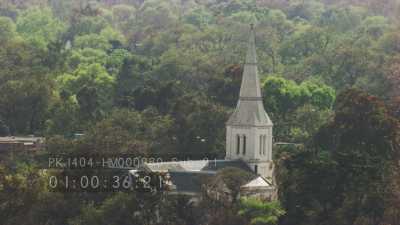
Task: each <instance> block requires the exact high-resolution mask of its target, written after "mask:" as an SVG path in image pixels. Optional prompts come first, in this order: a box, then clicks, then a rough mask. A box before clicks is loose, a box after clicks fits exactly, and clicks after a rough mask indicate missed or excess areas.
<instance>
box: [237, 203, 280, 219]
mask: <svg viewBox="0 0 400 225" xmlns="http://www.w3.org/2000/svg"><path fill="white" fill-rule="evenodd" d="M240 208H241V209H240V210H239V215H241V216H244V217H246V218H247V220H248V221H249V222H248V224H251V225H275V224H278V220H279V217H281V216H283V215H284V214H285V210H283V209H282V207H281V206H280V203H279V202H262V201H260V200H258V199H255V198H249V199H245V198H242V199H241V205H240Z"/></svg>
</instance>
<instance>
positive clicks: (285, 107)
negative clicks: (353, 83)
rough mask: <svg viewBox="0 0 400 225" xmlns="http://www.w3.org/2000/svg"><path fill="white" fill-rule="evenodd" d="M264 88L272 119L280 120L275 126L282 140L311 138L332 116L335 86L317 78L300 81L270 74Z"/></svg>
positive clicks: (265, 103)
mask: <svg viewBox="0 0 400 225" xmlns="http://www.w3.org/2000/svg"><path fill="white" fill-rule="evenodd" d="M263 90H264V91H263V96H264V105H265V106H267V107H266V110H267V112H268V113H269V115H270V116H271V117H272V121H275V123H277V124H279V126H277V127H276V128H275V137H276V138H278V140H280V139H283V138H284V139H283V140H286V141H288V140H291V141H302V142H304V141H305V140H307V138H308V137H310V136H312V135H313V134H314V133H315V132H316V131H317V129H318V128H319V126H321V125H322V124H323V123H324V122H325V121H326V120H327V119H328V118H329V115H330V113H329V111H330V109H331V107H332V104H333V102H334V100H335V91H334V90H333V89H332V88H331V87H329V86H327V85H325V84H323V83H321V82H318V81H313V80H309V81H304V82H302V83H301V84H300V85H298V84H296V83H295V82H294V81H291V80H286V79H284V78H282V77H274V76H270V77H268V78H267V79H266V80H265V81H264V83H263ZM311 118H312V119H311ZM307 121H308V122H307Z"/></svg>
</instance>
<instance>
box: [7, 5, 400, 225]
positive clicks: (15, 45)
mask: <svg viewBox="0 0 400 225" xmlns="http://www.w3.org/2000/svg"><path fill="white" fill-rule="evenodd" d="M398 15H400V11H399V7H398V1H396V0H387V1H379V0H371V1H349V0H340V1H314V0H312V1H311V0H310V1H283V0H271V1H254V0H223V1H222V0H207V1H192V0H188V1H161V0H150V1H149V0H146V1H141V0H121V1H120V0H118V1H114V0H98V1H87V0H24V1H13V0H0V134H1V135H17V134H18V135H29V134H40V135H42V134H43V135H46V136H47V137H48V139H47V140H48V141H47V144H48V148H47V150H48V151H50V152H75V153H82V152H87V151H90V152H96V151H97V152H99V153H108V152H112V153H134V154H151V153H171V152H172V153H176V152H185V153H187V152H193V153H211V152H212V153H218V154H219V155H220V156H221V157H223V156H224V149H225V146H224V142H225V133H224V127H225V122H226V120H227V117H228V115H229V113H230V111H231V110H232V109H233V107H234V106H235V104H236V101H237V94H238V92H239V87H240V82H241V75H242V66H241V63H242V62H243V59H244V54H245V48H246V45H245V42H246V41H247V38H248V29H249V28H248V23H250V22H254V23H255V25H256V26H255V27H256V45H257V54H258V64H259V72H260V75H261V78H262V80H263V83H262V84H263V85H262V86H263V96H264V103H265V108H266V110H267V112H268V114H269V115H270V116H271V119H272V121H273V122H274V132H275V134H274V137H275V141H277V142H296V143H301V144H300V145H290V146H291V147H290V149H284V150H281V149H280V150H278V152H277V157H278V160H279V161H278V163H279V165H278V166H279V171H278V173H279V174H278V177H279V179H278V182H279V187H280V192H281V193H280V196H281V202H282V205H283V206H284V207H285V210H286V211H287V214H286V215H285V216H282V218H281V220H280V221H279V222H280V223H281V224H284V225H292V224H296V225H299V224H300V225H302V224H307V225H310V224H311V225H312V224H318V225H321V224H338V225H341V224H343V225H353V224H354V225H357V224H363V225H369V224H374V225H375V224H379V223H383V222H382V221H385V223H387V224H391V225H394V224H399V222H398V221H396V219H395V218H396V216H397V215H398V211H396V208H400V207H399V206H398V201H397V200H398V199H399V196H398V194H396V193H399V191H398V190H399V189H398V187H399V185H398V184H396V182H395V181H396V179H395V178H397V179H398V175H396V173H398V171H399V170H398V168H396V167H395V166H394V165H393V164H394V163H393V162H394V161H393V160H394V159H397V157H398V156H397V151H398V150H397V149H398V147H397V146H398V144H397V142H395V141H397V140H398V136H397V130H398V128H396V125H395V124H397V122H394V121H395V119H394V118H392V117H390V116H389V114H391V115H395V116H397V117H398V116H399V115H400V113H399V112H400V110H399V105H400V104H399V102H400V100H399V95H400V92H399V91H398V87H399V85H400V81H399V80H400V76H399V74H400V72H399V71H400V69H399V68H400V67H399V62H400V61H399V54H400V49H399V35H398V21H399V17H398ZM270 75H273V76H270ZM354 87H357V88H359V89H362V90H363V91H366V92H368V93H369V94H374V95H377V96H379V97H380V98H382V99H385V101H388V102H389V101H390V103H391V110H392V112H390V111H389V110H388V109H386V108H385V107H386V106H384V103H382V102H381V101H380V100H377V99H376V98H374V97H370V96H367V95H365V94H362V93H360V92H356V91H351V92H346V93H345V94H341V95H339V96H338V98H337V103H336V106H335V108H334V110H335V112H333V111H332V110H333V109H332V105H333V102H334V101H335V99H336V97H335V95H336V94H335V93H339V92H341V91H343V90H345V89H347V88H354ZM326 123H328V124H327V125H324V124H326ZM321 127H322V129H321ZM75 133H82V134H84V135H83V137H82V138H80V139H77V140H73V139H70V137H71V136H72V135H73V134H75ZM316 133H317V134H318V135H317V136H316V138H314V139H313V138H312V137H315V135H316ZM396 138H397V139H396ZM317 144H318V145H317ZM391 145H393V148H392V147H391ZM301 146H306V149H296V148H297V147H299V148H301ZM288 148H289V147H288ZM392 159H393V160H392ZM7 161H8V162H7V163H10V162H14V161H15V163H19V162H20V161H22V158H18V157H16V158H14V159H12V160H10V159H7ZM3 164H4V163H3V161H0V181H1V182H0V189H1V191H0V196H1V199H0V202H1V204H0V217H1V218H2V219H3V218H4V220H2V221H1V222H2V224H5V225H10V224H22V225H24V224H27V225H28V224H29V225H30V224H54V225H56V224H94V223H96V224H126V223H128V224H149V225H150V224H156V223H157V221H155V220H154V218H155V213H154V212H155V211H157V210H155V209H156V208H157V207H158V209H160V210H159V212H160V215H161V217H162V218H163V219H164V221H165V223H163V224H166V225H176V224H187V225H200V224H201V225H204V224H209V225H212V224H230V225H243V224H245V223H250V222H251V220H252V219H254V218H256V217H258V216H259V215H260V216H261V219H260V220H254V222H262V220H263V221H264V222H265V221H267V222H268V221H270V219H269V218H271V217H269V216H268V217H265V218H264V217H263V215H264V214H263V213H264V212H263V213H260V214H258V212H260V211H262V210H261V209H260V210H259V208H257V207H255V208H252V207H253V206H254V205H253V206H252V205H251V204H250V205H249V207H250V206H251V207H250V208H251V210H252V211H251V213H252V212H256V214H251V215H249V216H251V217H248V218H243V217H242V216H239V215H238V205H235V204H233V205H231V207H226V208H224V207H220V205H218V204H216V203H215V202H213V201H208V200H204V201H202V202H200V203H199V206H194V205H191V204H190V201H189V200H187V199H167V200H165V201H164V200H163V201H161V200H160V199H159V198H157V197H154V196H153V197H154V198H152V197H149V196H145V197H143V199H140V195H137V196H136V195H130V194H117V195H112V194H97V195H95V197H93V196H90V195H86V194H76V195H74V194H73V195H68V194H60V193H48V192H46V190H45V188H44V184H43V182H42V180H43V179H45V177H46V176H47V175H44V174H40V172H39V171H38V170H36V168H33V166H32V167H29V166H21V165H18V166H17V167H15V166H14V167H12V168H14V169H10V168H6V167H4V165H3ZM390 171H393V173H391V172H390ZM232 174H233V175H235V176H238V177H242V176H241V174H240V173H236V172H235V173H234V172H232ZM218 177H219V178H221V176H218ZM31 178H32V179H31ZM221 179H225V178H221ZM35 180H37V181H38V183H35V182H34V181H35ZM231 181H232V180H229V179H228V180H226V182H227V183H229V186H230V188H231V189H235V188H236V189H237V186H235V185H234V184H235V182H236V181H235V182H233V181H232V182H231ZM239 183H240V182H239ZM28 184H32V185H31V186H30V189H29V188H27V187H28ZM2 188H3V189H2ZM4 188H6V189H7V190H6V189H4ZM4 190H5V191H4ZM158 197H159V196H158ZM151 200H154V201H156V200H157V201H159V202H158V204H153V205H152V203H151ZM21 202H23V203H26V204H25V205H24V204H21ZM3 203H4V204H3ZM257 204H258V203H257ZM260 204H261V205H260V206H262V205H264V203H260ZM396 204H397V205H396ZM139 205H140V206H143V207H142V208H140V209H139V208H138V206H139ZM218 206H219V207H218ZM163 207H164V208H163ZM131 209H132V210H131ZM133 209H134V210H133ZM137 211H141V212H145V213H141V214H140V213H139V214H138V213H137V214H134V212H137ZM246 212H247V211H246ZM249 213H250V211H249ZM21 215H22V216H21ZM205 215H206V216H205ZM253 215H255V217H254V218H253ZM246 217H247V216H246ZM124 218H127V219H126V220H124ZM199 218H201V219H199ZM388 218H390V219H391V221H389V219H388ZM245 219H246V220H247V221H245ZM164 221H163V222H164ZM271 222H274V223H275V219H273V220H272V221H271Z"/></svg>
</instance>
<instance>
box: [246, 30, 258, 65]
mask: <svg viewBox="0 0 400 225" xmlns="http://www.w3.org/2000/svg"><path fill="white" fill-rule="evenodd" d="M246 64H257V53H256V37H255V34H254V24H250V35H249V42H248V43H247V54H246Z"/></svg>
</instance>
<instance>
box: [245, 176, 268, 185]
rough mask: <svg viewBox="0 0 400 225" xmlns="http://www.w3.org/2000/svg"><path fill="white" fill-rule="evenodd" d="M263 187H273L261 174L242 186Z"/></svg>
mask: <svg viewBox="0 0 400 225" xmlns="http://www.w3.org/2000/svg"><path fill="white" fill-rule="evenodd" d="M263 187H272V184H271V183H270V182H268V181H267V180H265V179H264V178H262V177H260V176H259V177H257V178H255V179H254V180H252V181H250V182H249V183H247V184H245V185H243V186H242V188H263Z"/></svg>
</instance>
